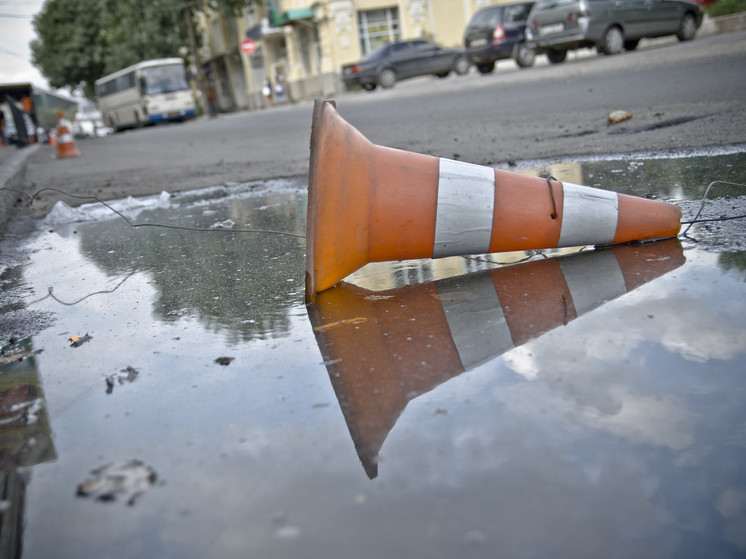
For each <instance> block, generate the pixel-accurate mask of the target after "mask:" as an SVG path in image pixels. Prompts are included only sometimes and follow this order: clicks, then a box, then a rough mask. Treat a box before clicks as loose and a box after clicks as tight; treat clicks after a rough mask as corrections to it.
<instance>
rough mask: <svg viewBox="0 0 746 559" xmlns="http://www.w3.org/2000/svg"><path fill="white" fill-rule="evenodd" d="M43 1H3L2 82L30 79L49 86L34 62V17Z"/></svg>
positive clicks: (0, 26) (0, 32)
mask: <svg viewBox="0 0 746 559" xmlns="http://www.w3.org/2000/svg"><path fill="white" fill-rule="evenodd" d="M43 5H44V0H0V84H7V83H27V82H31V83H33V84H35V85H38V86H41V87H45V88H47V87H48V83H47V80H45V79H44V78H43V77H42V76H41V74H40V73H39V70H37V69H36V68H34V66H32V65H31V49H30V48H29V42H30V41H31V39H33V38H34V36H35V35H34V28H33V25H32V23H31V22H32V18H33V16H34V14H36V13H37V12H39V11H40V10H41V8H42V6H43Z"/></svg>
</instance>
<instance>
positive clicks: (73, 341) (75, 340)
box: [68, 333, 93, 347]
mask: <svg viewBox="0 0 746 559" xmlns="http://www.w3.org/2000/svg"><path fill="white" fill-rule="evenodd" d="M92 339H93V336H89V335H88V334H87V333H86V335H85V336H70V337H69V338H68V340H70V347H80V346H82V345H83V344H84V343H86V342H90V341H91V340H92Z"/></svg>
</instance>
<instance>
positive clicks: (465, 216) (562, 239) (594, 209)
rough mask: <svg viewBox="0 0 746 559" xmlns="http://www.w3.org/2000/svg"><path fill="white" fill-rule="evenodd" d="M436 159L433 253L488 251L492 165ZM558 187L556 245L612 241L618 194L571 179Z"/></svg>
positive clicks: (438, 256) (490, 229) (442, 254)
mask: <svg viewBox="0 0 746 559" xmlns="http://www.w3.org/2000/svg"><path fill="white" fill-rule="evenodd" d="M439 165H440V169H439V178H438V207H437V214H436V222H435V239H434V243H433V258H442V257H445V256H457V255H464V254H482V253H486V252H488V251H489V246H490V237H491V235H492V225H493V219H494V215H493V214H494V209H495V171H494V169H492V168H491V167H485V166H482V165H474V164H471V163H463V162H461V161H453V160H451V159H443V158H441V159H440V160H439ZM562 188H563V192H564V196H563V205H562V225H561V228H560V236H559V241H558V243H557V247H573V246H582V245H599V244H608V243H611V242H612V241H613V240H614V236H615V235H616V228H617V221H618V218H619V196H618V194H617V193H616V192H610V191H608V190H601V189H598V188H591V187H588V186H582V185H579V184H574V183H571V182H563V183H562ZM547 248H549V247H547Z"/></svg>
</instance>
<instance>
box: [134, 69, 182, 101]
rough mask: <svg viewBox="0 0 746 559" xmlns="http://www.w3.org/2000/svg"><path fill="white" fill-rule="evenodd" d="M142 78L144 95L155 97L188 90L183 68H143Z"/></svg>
mask: <svg viewBox="0 0 746 559" xmlns="http://www.w3.org/2000/svg"><path fill="white" fill-rule="evenodd" d="M142 77H143V80H144V83H145V89H144V93H145V94H146V95H156V94H158V93H171V92H174V91H183V90H185V89H189V86H188V85H187V83H186V78H185V76H184V67H183V66H180V65H170V66H159V67H154V68H143V70H142Z"/></svg>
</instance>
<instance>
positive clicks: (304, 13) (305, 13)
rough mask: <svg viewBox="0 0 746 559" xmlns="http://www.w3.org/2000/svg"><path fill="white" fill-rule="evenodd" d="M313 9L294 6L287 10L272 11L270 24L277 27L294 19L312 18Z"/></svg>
mask: <svg viewBox="0 0 746 559" xmlns="http://www.w3.org/2000/svg"><path fill="white" fill-rule="evenodd" d="M313 15H314V11H313V8H296V9H294V10H288V11H287V12H282V13H277V12H274V13H272V18H271V20H272V25H274V26H276V27H279V26H281V25H287V24H288V23H293V22H294V21H300V20H303V19H313Z"/></svg>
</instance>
